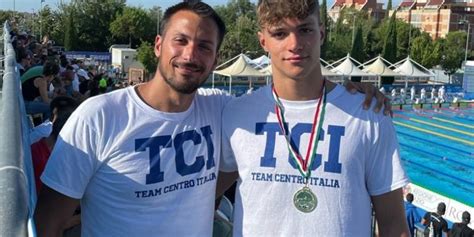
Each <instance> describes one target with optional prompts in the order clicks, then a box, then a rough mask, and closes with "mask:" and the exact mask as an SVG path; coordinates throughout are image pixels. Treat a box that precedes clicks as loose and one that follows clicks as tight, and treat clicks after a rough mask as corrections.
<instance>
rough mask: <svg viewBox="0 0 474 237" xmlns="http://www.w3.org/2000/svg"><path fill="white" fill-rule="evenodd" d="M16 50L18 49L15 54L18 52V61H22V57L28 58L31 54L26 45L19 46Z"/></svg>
mask: <svg viewBox="0 0 474 237" xmlns="http://www.w3.org/2000/svg"><path fill="white" fill-rule="evenodd" d="M15 51H16V52H15V54H16V62H17V63H21V60H22V59H25V58H28V56H30V54H29V53H28V50H26V48H24V47H17V48H16V49H15ZM30 57H31V56H30Z"/></svg>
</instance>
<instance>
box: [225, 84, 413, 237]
mask: <svg viewBox="0 0 474 237" xmlns="http://www.w3.org/2000/svg"><path fill="white" fill-rule="evenodd" d="M363 99H364V96H363V95H360V94H358V95H351V94H350V93H348V92H347V91H346V90H345V89H344V87H342V86H339V85H338V86H337V87H335V88H334V89H333V90H332V91H330V92H329V93H328V95H327V105H326V114H325V117H324V122H323V125H322V129H323V133H322V134H321V136H320V141H319V143H318V144H319V145H318V148H317V151H316V154H317V156H316V158H315V162H314V163H313V165H314V167H315V169H314V170H313V171H312V173H311V179H310V180H309V187H310V189H311V190H312V192H313V193H314V194H315V195H316V197H317V200H318V204H317V207H316V209H315V210H314V211H313V212H311V213H303V212H300V211H298V210H297V209H296V208H295V206H294V204H293V195H294V194H295V192H297V191H298V190H300V189H302V188H303V187H304V184H303V178H302V176H301V175H300V173H299V171H298V170H297V169H296V168H293V167H292V166H291V165H290V163H289V153H288V147H287V144H286V140H285V138H284V136H283V135H282V133H281V130H280V127H279V124H278V120H277V118H276V115H275V102H274V101H273V98H272V94H271V89H270V87H264V88H262V89H260V90H258V91H256V92H254V93H253V94H250V95H246V96H242V97H240V98H237V99H235V100H233V101H231V102H229V103H228V104H227V106H226V108H225V109H224V114H223V121H224V122H223V135H222V136H223V145H222V152H223V159H221V170H222V171H228V172H229V171H235V170H237V168H238V172H239V180H238V184H237V192H236V204H235V205H236V206H235V209H234V210H235V213H234V237H235V236H369V235H370V226H371V224H370V220H371V200H370V197H371V196H374V195H380V194H383V193H387V192H390V191H392V190H395V189H398V188H400V187H403V186H404V185H406V184H407V183H408V179H407V176H406V174H405V172H404V170H403V167H402V164H401V163H400V157H399V150H398V142H397V138H396V134H395V130H394V127H393V124H392V121H391V118H390V117H389V116H383V115H382V114H381V113H378V114H376V113H374V112H373V111H372V110H363V109H362V101H363ZM282 102H283V105H284V108H285V114H284V115H285V119H286V121H287V123H288V124H289V126H288V127H289V128H290V134H292V139H293V141H294V143H295V144H297V146H298V147H299V151H301V155H302V156H303V157H305V156H306V151H307V146H308V140H309V134H310V132H311V127H312V122H313V118H314V112H315V108H316V104H317V102H318V100H312V101H284V100H283V101H282ZM236 115H238V116H236ZM321 155H322V156H321ZM295 167H296V166H295Z"/></svg>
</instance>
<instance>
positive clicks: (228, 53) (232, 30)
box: [215, 0, 264, 63]
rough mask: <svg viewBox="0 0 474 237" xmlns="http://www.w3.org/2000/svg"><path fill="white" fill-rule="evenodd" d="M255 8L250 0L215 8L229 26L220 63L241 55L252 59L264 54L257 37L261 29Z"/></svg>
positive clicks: (241, 0) (222, 47)
mask: <svg viewBox="0 0 474 237" xmlns="http://www.w3.org/2000/svg"><path fill="white" fill-rule="evenodd" d="M255 8H256V7H255V4H254V3H252V2H250V1H249V0H230V1H229V2H228V3H227V5H225V6H217V7H215V9H216V11H217V13H218V14H219V15H220V16H221V17H222V19H223V20H224V22H225V24H226V26H227V34H226V37H225V38H224V41H223V42H222V45H221V50H220V54H219V63H221V62H225V61H227V60H229V59H231V58H233V57H235V56H237V55H238V54H240V53H246V54H248V55H249V56H252V57H253V56H259V55H262V54H264V51H263V49H262V48H261V47H260V43H259V41H258V37H257V31H258V29H259V27H258V24H257V19H256V12H255Z"/></svg>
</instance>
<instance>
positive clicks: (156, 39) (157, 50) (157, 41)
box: [154, 35, 163, 58]
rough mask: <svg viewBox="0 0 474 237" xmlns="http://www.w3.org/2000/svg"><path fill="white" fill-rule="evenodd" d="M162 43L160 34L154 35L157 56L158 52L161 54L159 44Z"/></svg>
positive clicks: (158, 55)
mask: <svg viewBox="0 0 474 237" xmlns="http://www.w3.org/2000/svg"><path fill="white" fill-rule="evenodd" d="M162 43H163V38H162V37H161V36H160V35H156V38H155V49H154V51H155V56H156V57H157V58H159V57H160V54H161V44H162Z"/></svg>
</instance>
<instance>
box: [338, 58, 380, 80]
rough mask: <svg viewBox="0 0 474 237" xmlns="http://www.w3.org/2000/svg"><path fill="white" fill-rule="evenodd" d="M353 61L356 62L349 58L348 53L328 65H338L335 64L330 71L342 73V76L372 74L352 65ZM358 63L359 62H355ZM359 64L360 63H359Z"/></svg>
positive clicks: (365, 75)
mask: <svg viewBox="0 0 474 237" xmlns="http://www.w3.org/2000/svg"><path fill="white" fill-rule="evenodd" d="M353 61H354V62H357V61H356V60H355V59H353V58H351V56H350V55H349V54H347V56H346V57H344V58H342V59H339V60H338V61H336V62H334V63H333V64H331V65H330V66H334V65H337V64H338V63H339V65H337V66H335V67H334V68H333V69H331V71H332V72H335V73H338V74H341V75H344V76H351V77H357V76H358V77H369V76H374V74H372V73H368V72H364V71H362V70H360V69H359V67H358V66H356V65H354V63H353ZM357 63H359V62H357ZM359 65H360V63H359Z"/></svg>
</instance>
